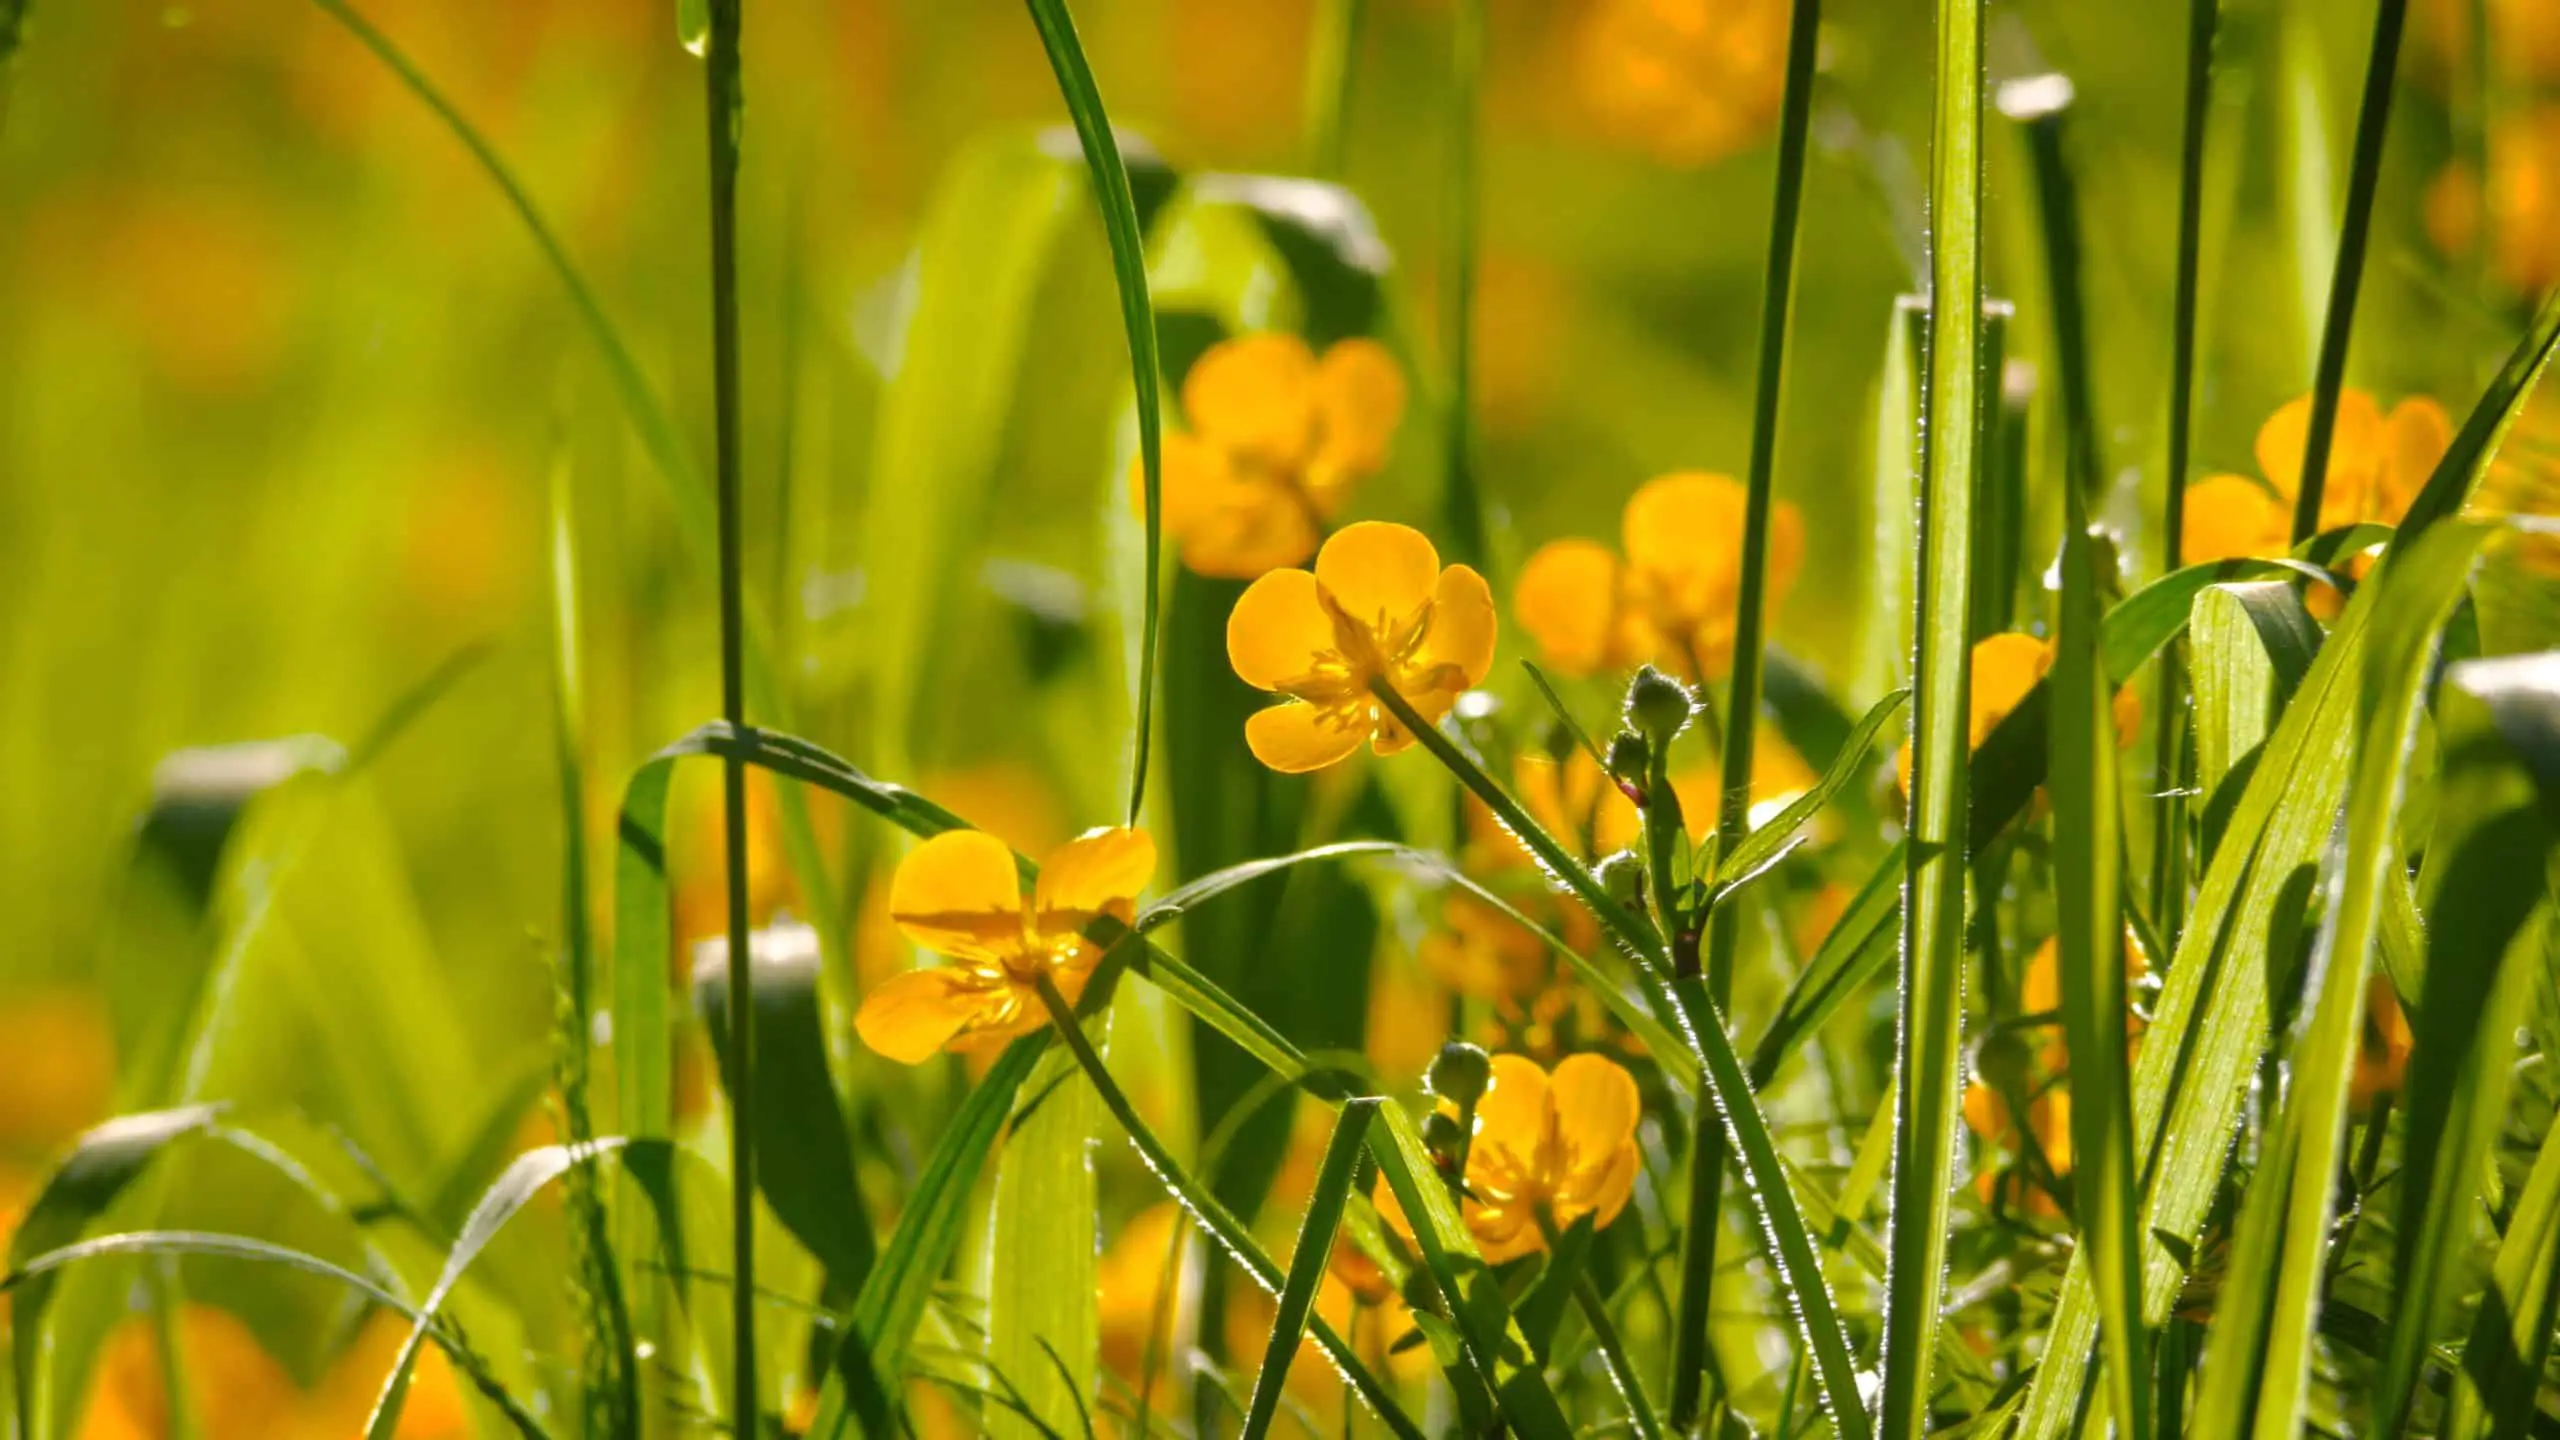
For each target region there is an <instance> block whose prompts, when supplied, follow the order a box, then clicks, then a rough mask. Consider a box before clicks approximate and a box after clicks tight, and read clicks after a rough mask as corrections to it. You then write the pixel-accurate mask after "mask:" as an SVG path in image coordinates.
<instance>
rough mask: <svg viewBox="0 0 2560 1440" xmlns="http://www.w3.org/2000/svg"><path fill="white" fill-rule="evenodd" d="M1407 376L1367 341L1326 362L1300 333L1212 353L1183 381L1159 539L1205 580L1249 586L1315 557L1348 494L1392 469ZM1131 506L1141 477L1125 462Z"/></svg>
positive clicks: (1140, 490) (1142, 500)
mask: <svg viewBox="0 0 2560 1440" xmlns="http://www.w3.org/2000/svg"><path fill="white" fill-rule="evenodd" d="M1404 403H1405V384H1404V372H1403V371H1401V370H1399V369H1398V368H1397V367H1396V362H1395V357H1394V356H1392V355H1390V354H1388V353H1387V349H1386V347H1385V346H1383V345H1380V344H1378V343H1377V342H1376V341H1374V340H1360V339H1353V340H1345V341H1342V342H1340V343H1339V344H1336V345H1334V346H1333V347H1332V348H1330V349H1328V350H1326V351H1325V352H1324V357H1323V358H1322V359H1318V358H1316V356H1315V354H1314V352H1312V351H1310V350H1309V349H1308V348H1307V344H1306V342H1305V341H1303V340H1300V339H1299V338H1298V337H1297V336H1295V335H1288V334H1279V333H1263V334H1253V335H1243V336H1238V337H1237V338H1235V339H1233V340H1225V341H1221V342H1219V343H1218V344H1217V345H1214V346H1212V347H1210V349H1209V352H1208V353H1207V354H1205V355H1202V356H1201V357H1200V358H1199V360H1197V361H1196V362H1194V363H1193V365H1192V367H1191V373H1190V374H1189V375H1187V376H1185V377H1184V379H1183V382H1182V410H1183V415H1184V416H1185V418H1186V419H1187V420H1188V421H1189V422H1190V426H1191V428H1190V430H1189V432H1188V433H1174V434H1168V435H1166V436H1165V437H1164V496H1163V521H1164V533H1165V534H1166V535H1168V536H1170V537H1171V538H1172V540H1173V543H1174V545H1175V546H1176V547H1177V548H1178V549H1179V550H1180V551H1181V554H1182V563H1183V564H1185V565H1188V566H1190V567H1191V568H1192V569H1194V570H1196V571H1198V572H1200V573H1201V574H1203V575H1217V576H1224V577H1227V578H1230V579H1237V580H1250V579H1252V578H1254V577H1255V576H1258V575H1261V574H1264V573H1265V572H1267V571H1271V570H1276V569H1278V568H1280V567H1281V566H1284V565H1298V564H1302V563H1304V562H1305V560H1306V558H1307V557H1308V556H1309V555H1312V554H1314V553H1315V550H1316V545H1317V543H1318V542H1319V541H1320V540H1322V539H1323V537H1324V532H1325V528H1326V527H1327V526H1328V525H1330V524H1331V523H1332V520H1333V516H1334V514H1335V512H1336V511H1338V510H1339V509H1340V508H1341V506H1342V501H1343V498H1344V497H1345V496H1346V495H1348V494H1349V493H1350V490H1351V487H1352V486H1353V485H1355V484H1357V483H1358V482H1359V481H1361V480H1363V479H1365V478H1367V477H1368V476H1371V475H1374V474H1376V473H1377V472H1378V471H1379V470H1380V469H1381V468H1383V467H1384V466H1385V464H1386V462H1387V447H1388V445H1389V444H1390V443H1391V442H1392V441H1393V440H1394V438H1395V432H1396V425H1397V422H1398V421H1400V420H1401V419H1402V418H1403V417H1404ZM1129 485H1130V492H1131V499H1132V501H1133V502H1134V503H1135V504H1136V505H1137V506H1139V507H1140V508H1141V509H1142V510H1143V508H1144V506H1145V504H1146V475H1145V472H1144V470H1143V469H1142V468H1141V467H1140V466H1139V465H1138V464H1137V463H1136V462H1132V463H1131V466H1130V470H1129Z"/></svg>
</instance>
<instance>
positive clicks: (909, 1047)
mask: <svg viewBox="0 0 2560 1440" xmlns="http://www.w3.org/2000/svg"><path fill="white" fill-rule="evenodd" d="M964 978H965V977H964V976H963V974H962V972H960V971H958V970H954V969H952V968H951V967H949V966H936V967H935V968H933V969H930V970H909V971H907V972H906V973H905V974H902V975H895V976H892V977H890V978H889V979H888V980H887V981H885V982H883V983H882V984H880V985H877V986H875V987H873V989H872V991H871V993H870V994H868V995H865V996H863V997H862V1008H861V1009H859V1010H856V1011H855V1012H854V1014H853V1030H854V1033H855V1034H857V1035H859V1036H861V1037H862V1043H863V1044H865V1045H868V1046H870V1047H871V1049H872V1050H873V1051H874V1052H875V1053H877V1054H880V1055H884V1056H886V1057H888V1058H889V1059H891V1060H895V1061H897V1062H898V1063H899V1064H901V1065H918V1064H922V1063H923V1062H924V1061H926V1060H928V1059H930V1058H932V1056H933V1055H934V1053H935V1052H936V1051H938V1050H940V1049H942V1047H943V1046H945V1045H948V1044H950V1043H951V1041H952V1039H953V1038H954V1037H956V1036H957V1035H959V1033H960V1032H961V1031H963V1030H966V1029H968V1028H969V1025H970V1022H971V1021H973V1020H975V1019H976V1018H977V1017H978V1012H979V1011H980V1010H981V1009H983V1008H984V1007H985V1005H986V1001H987V993H986V992H985V991H984V990H981V989H978V988H976V987H973V986H969V985H966V984H964V983H962V982H963V980H964Z"/></svg>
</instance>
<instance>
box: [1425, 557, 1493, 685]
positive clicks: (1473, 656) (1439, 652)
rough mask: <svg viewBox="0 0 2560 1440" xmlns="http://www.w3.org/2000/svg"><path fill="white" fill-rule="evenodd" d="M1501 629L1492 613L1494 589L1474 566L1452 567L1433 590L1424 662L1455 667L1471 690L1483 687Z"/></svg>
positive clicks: (1443, 572)
mask: <svg viewBox="0 0 2560 1440" xmlns="http://www.w3.org/2000/svg"><path fill="white" fill-rule="evenodd" d="M1501 628H1502V622H1501V620H1500V619H1499V618H1497V617H1496V616H1495V615H1494V613H1493V588H1492V587H1491V586H1489V585H1487V584H1485V583H1484V577H1483V576H1482V575H1479V574H1477V573H1476V572H1475V570H1474V569H1473V567H1470V566H1466V565H1452V566H1450V567H1449V568H1448V569H1446V570H1443V571H1441V572H1440V579H1439V581H1438V583H1437V584H1435V585H1434V586H1433V587H1432V592H1431V631H1430V633H1429V634H1428V635H1426V636H1424V637H1423V642H1422V659H1423V663H1425V664H1428V665H1450V666H1455V667H1456V668H1457V671H1458V673H1459V674H1461V675H1464V676H1465V677H1466V679H1467V684H1468V685H1469V686H1470V687H1472V686H1475V685H1478V684H1481V683H1483V681H1484V677H1485V674H1486V672H1488V671H1490V670H1492V669H1493V642H1494V637H1495V635H1496V634H1497V633H1499V632H1500V630H1501Z"/></svg>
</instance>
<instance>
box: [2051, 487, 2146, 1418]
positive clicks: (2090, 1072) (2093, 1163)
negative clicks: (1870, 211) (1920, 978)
mask: <svg viewBox="0 0 2560 1440" xmlns="http://www.w3.org/2000/svg"><path fill="white" fill-rule="evenodd" d="M2066 508H2067V509H2068V511H2069V512H2070V519H2069V521H2068V522H2067V524H2068V529H2067V530H2066V532H2065V533H2064V535H2063V541H2062V607H2061V616H2060V623H2059V625H2058V626H2057V627H2056V634H2055V640H2056V646H2057V650H2058V653H2057V654H2056V656H2055V658H2054V665H2053V671H2052V676H2051V683H2052V685H2053V694H2054V703H2053V731H2052V738H2053V747H2052V756H2053V759H2052V764H2051V765H2050V766H2049V767H2048V775H2049V778H2048V780H2047V785H2046V790H2047V793H2048V794H2049V795H2050V796H2051V797H2052V803H2053V872H2054V891H2055V909H2056V911H2057V915H2056V929H2055V940H2056V944H2057V947H2058V959H2059V965H2058V968H2059V970H2060V977H2061V982H2062V1016H2063V1034H2064V1036H2065V1038H2066V1043H2067V1046H2068V1054H2069V1056H2070V1074H2071V1149H2072V1154H2073V1156H2074V1157H2076V1161H2077V1163H2076V1165H2075V1167H2074V1169H2073V1171H2072V1176H2071V1193H2072V1202H2073V1204H2072V1211H2073V1214H2072V1219H2073V1221H2074V1225H2075V1228H2076V1229H2077V1231H2078V1233H2079V1236H2080V1250H2079V1253H2082V1254H2085V1255H2088V1256H2090V1257H2091V1261H2090V1273H2091V1275H2092V1277H2093V1278H2094V1279H2095V1280H2096V1282H2097V1296H2098V1304H2099V1308H2100V1311H2101V1313H2102V1317H2103V1323H2102V1324H2101V1326H2100V1328H2099V1336H2100V1338H2101V1340H2102V1341H2103V1342H2104V1344H2105V1347H2106V1356H2107V1366H2106V1370H2107V1381H2108V1384H2107V1402H2108V1409H2109V1412H2110V1413H2111V1414H2112V1415H2113V1416H2114V1419H2115V1427H2116V1433H2117V1434H2118V1435H2123V1436H2147V1435H2149V1434H2150V1433H2151V1416H2150V1400H2151V1370H2150V1364H2149V1361H2148V1358H2147V1356H2146V1354H2145V1351H2146V1348H2147V1347H2146V1345H2145V1339H2146V1331H2145V1327H2144V1325H2143V1320H2142V1232H2141V1228H2140V1226H2141V1217H2140V1214H2139V1211H2138V1206H2137V1199H2136V1191H2137V1189H2138V1185H2137V1180H2136V1176H2135V1173H2134V1156H2133V1109H2132V1102H2131V1099H2130V1094H2131V1089H2132V1086H2131V1080H2130V1073H2129V1066H2128V1062H2127V1059H2126V1055H2125V1034H2124V1026H2125V1021H2124V1017H2125V1015H2126V1014H2127V1012H2128V1004H2127V996H2126V993H2125V992H2126V986H2125V975H2124V927H2125V922H2124V900H2123V891H2122V885H2123V855H2122V853H2121V851H2120V848H2119V840H2118V837H2119V836H2120V835H2121V834H2122V813H2121V806H2120V800H2119V791H2120V788H2121V785H2122V775H2121V771H2120V770H2119V769H2118V762H2117V758H2116V736H2115V721H2114V718H2113V703H2112V702H2113V700H2114V691H2113V688H2112V687H2110V686H2109V685H2108V684H2107V677H2106V674H2105V670H2104V668H2103V666H2102V664H2101V662H2100V656H2099V653H2098V650H2099V642H2098V625H2099V600H2098V585H2099V577H2098V565H2099V560H2098V556H2099V555H2100V553H2102V542H2101V541H2100V539H2099V537H2098V536H2097V535H2095V534H2094V533H2092V532H2091V531H2090V529H2089V528H2088V515H2087V511H2086V509H2085V507H2084V506H2083V504H2082V502H2081V501H2080V499H2079V490H2078V487H2076V486H2075V487H2074V488H2073V489H2072V491H2071V492H2070V501H2069V504H2068V506H2067V507H2066Z"/></svg>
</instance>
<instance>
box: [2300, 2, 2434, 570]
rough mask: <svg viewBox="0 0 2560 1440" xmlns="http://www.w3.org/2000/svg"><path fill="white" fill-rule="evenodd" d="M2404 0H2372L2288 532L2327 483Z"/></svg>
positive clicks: (2316, 520)
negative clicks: (2343, 205) (2342, 211)
mask: <svg viewBox="0 0 2560 1440" xmlns="http://www.w3.org/2000/svg"><path fill="white" fill-rule="evenodd" d="M2408 14H2409V0H2376V3H2375V5H2374V14H2373V48H2372V51H2371V53H2370V54H2369V55H2368V56H2367V58H2366V61H2365V73H2364V99H2363V101H2362V103H2361V104H2359V105H2358V106H2357V107H2356V140H2355V156H2354V159H2353V160H2352V161H2351V162H2350V164H2349V169H2348V171H2347V213H2346V216H2345V219H2344V220H2343V221H2342V222H2341V224H2340V227H2339V233H2338V251H2337V261H2336V265H2335V268H2334V269H2332V270H2331V271H2330V274H2329V305H2328V310H2327V313H2326V314H2325V315H2324V316H2323V318H2322V320H2321V324H2320V358H2319V364H2318V369H2317V370H2316V371H2315V372H2314V374H2313V376H2312V380H2311V424H2310V428H2309V430H2308V431H2307V432H2306V433H2305V434H2304V436H2303V441H2302V484H2301V488H2300V489H2299V490H2298V491H2296V492H2295V495H2294V504H2293V539H2294V543H2295V544H2297V545H2298V544H2300V543H2302V542H2303V541H2305V540H2308V539H2310V538H2311V537H2312V536H2313V535H2315V534H2317V533H2319V531H2320V529H2321V524H2320V503H2321V497H2322V495H2323V494H2324V493H2325V491H2326V490H2327V487H2328V479H2329V450H2330V442H2331V440H2332V439H2334V438H2335V436H2336V433H2337V425H2338V392H2339V390H2340V389H2341V388H2342V387H2343V386H2344V385H2345V383H2346V378H2347V342H2348V339H2349V337H2350V336H2352V335H2353V334H2354V332H2355V323H2356V292H2357V290H2358V289H2359V288H2360V287H2361V286H2362V284H2363V282H2364V253H2365V245H2366V241H2367V240H2368V239H2369V238H2370V236H2371V233H2372V230H2373V201H2374V195H2375V193H2376V192H2377V191H2378V190H2380V189H2381V185H2382V142H2383V140H2384V138H2385V136H2386V135H2387V134H2388V132H2389V130H2390V122H2391V95H2392V90H2393V89H2394V86H2395V82H2396V79H2397V76H2398V72H2399V68H2400V34H2401V30H2402V28H2403V24H2404V22H2405V21H2406V20H2407V19H2408Z"/></svg>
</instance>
